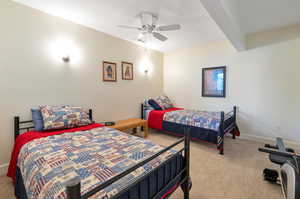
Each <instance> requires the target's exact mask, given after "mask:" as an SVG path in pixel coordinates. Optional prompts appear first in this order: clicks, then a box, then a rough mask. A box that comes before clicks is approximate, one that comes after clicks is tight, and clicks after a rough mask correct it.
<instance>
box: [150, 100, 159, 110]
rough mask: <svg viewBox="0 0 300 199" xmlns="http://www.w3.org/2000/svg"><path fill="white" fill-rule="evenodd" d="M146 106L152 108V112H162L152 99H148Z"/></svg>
mask: <svg viewBox="0 0 300 199" xmlns="http://www.w3.org/2000/svg"><path fill="white" fill-rule="evenodd" d="M148 104H149V105H150V106H151V107H152V108H154V110H162V107H160V106H159V105H158V104H157V103H156V101H155V100H154V99H149V100H148Z"/></svg>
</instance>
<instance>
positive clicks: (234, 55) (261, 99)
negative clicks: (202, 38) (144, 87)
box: [164, 31, 300, 142]
mask: <svg viewBox="0 0 300 199" xmlns="http://www.w3.org/2000/svg"><path fill="white" fill-rule="evenodd" d="M282 33H284V32H283V31H282ZM262 36H263V37H273V36H274V37H278V34H277V33H276V34H269V35H268V36H266V34H262ZM281 38H282V37H281ZM287 38H290V37H289V36H288V37H287ZM248 39H249V40H248V42H249V45H250V46H252V48H253V49H250V50H247V51H244V52H236V51H235V50H234V49H233V48H232V46H231V45H230V44H229V43H228V42H226V41H224V42H219V43H214V44H209V45H206V46H200V47H195V48H189V49H182V50H178V51H175V52H170V53H167V54H165V56H164V91H165V93H166V94H168V95H169V96H170V97H171V98H173V99H174V100H175V101H176V103H177V104H178V106H181V107H187V108H196V109H202V110H229V109H230V108H231V107H232V106H233V105H234V104H236V105H237V106H238V107H239V115H238V119H239V126H240V129H241V133H242V134H244V135H245V134H247V135H250V136H255V137H265V138H271V137H275V136H281V137H284V138H287V139H289V140H292V141H298V142H299V141H300V89H299V85H300V78H299V74H300V34H298V38H295V37H293V38H292V39H291V38H290V39H291V40H286V41H284V40H283V39H280V40H276V38H273V39H270V38H269V41H271V40H273V41H272V42H270V43H273V44H270V43H269V42H268V45H267V44H266V43H264V46H263V47H260V46H261V45H258V42H259V40H261V41H263V40H262V39H259V35H258V34H256V35H255V36H253V37H249V38H248ZM275 40H276V41H279V42H275V43H274V41H275ZM251 42H255V43H254V44H252V43H251ZM251 44H252V45H251ZM223 65H226V66H227V70H228V73H227V74H228V76H227V78H228V79H227V97H226V98H225V99H224V98H223V99H217V98H203V97H201V74H202V73H201V70H202V67H212V66H223Z"/></svg>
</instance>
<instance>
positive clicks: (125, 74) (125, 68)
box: [122, 62, 133, 80]
mask: <svg viewBox="0 0 300 199" xmlns="http://www.w3.org/2000/svg"><path fill="white" fill-rule="evenodd" d="M122 79H124V80H133V64H132V63H128V62H122Z"/></svg>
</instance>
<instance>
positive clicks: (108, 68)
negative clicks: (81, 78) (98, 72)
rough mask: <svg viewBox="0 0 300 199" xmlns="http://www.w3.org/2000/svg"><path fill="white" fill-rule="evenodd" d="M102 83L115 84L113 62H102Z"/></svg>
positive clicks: (115, 67) (114, 65)
mask: <svg viewBox="0 0 300 199" xmlns="http://www.w3.org/2000/svg"><path fill="white" fill-rule="evenodd" d="M103 81H104V82H116V81H117V64H116V63H113V62H107V61H104V62H103Z"/></svg>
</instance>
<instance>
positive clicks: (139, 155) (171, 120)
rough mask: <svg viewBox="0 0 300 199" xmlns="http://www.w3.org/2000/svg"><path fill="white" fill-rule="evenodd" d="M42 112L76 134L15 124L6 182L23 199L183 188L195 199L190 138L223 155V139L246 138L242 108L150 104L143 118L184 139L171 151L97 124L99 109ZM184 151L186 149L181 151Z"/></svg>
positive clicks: (157, 193)
mask: <svg viewBox="0 0 300 199" xmlns="http://www.w3.org/2000/svg"><path fill="white" fill-rule="evenodd" d="M44 108H45V107H44ZM48 108H49V107H48ZM65 108H66V107H65ZM77 110H81V109H80V108H78V107H76V108H75V111H77ZM55 111H56V113H57V115H54V116H53V115H52V114H53V112H55ZM41 113H43V114H44V115H45V116H49V117H48V118H47V119H45V118H44V125H45V127H46V126H50V127H59V126H60V125H63V124H67V125H69V126H72V128H67V129H61V128H60V129H55V130H45V131H37V130H33V129H35V127H36V121H35V120H34V121H32V120H30V121H21V120H20V118H19V117H15V118H14V136H15V145H14V149H13V152H12V157H11V161H10V165H9V170H8V173H7V175H8V176H9V177H11V178H12V179H13V181H14V184H15V195H16V197H17V198H18V199H38V198H43V199H52V198H57V199H65V198H67V199H85V198H95V199H96V198H97V199H108V198H113V199H149V198H155V199H158V198H159V199H163V198H167V197H169V196H170V195H171V194H172V193H173V192H174V191H175V190H176V189H177V188H178V187H179V186H181V188H182V190H183V192H184V199H188V198H189V191H190V188H191V180H190V173H189V166H190V139H194V140H201V141H207V142H210V143H214V144H216V145H217V149H218V150H219V152H220V154H223V153H224V135H225V134H226V133H231V134H232V136H233V138H235V136H236V135H239V130H238V127H237V124H236V107H234V108H233V110H232V111H230V112H229V113H226V114H225V113H224V112H207V111H196V110H184V109H181V108H175V107H170V108H165V109H163V110H153V109H149V106H147V104H144V103H143V104H142V106H141V117H142V118H143V119H147V120H148V125H149V127H151V128H154V129H158V130H161V131H164V132H167V133H170V134H173V135H176V136H183V138H181V139H179V140H178V141H177V142H175V143H174V144H172V145H170V146H168V147H163V146H160V145H157V144H155V143H153V142H151V141H149V140H145V139H143V138H139V137H135V136H132V135H128V134H126V133H123V132H120V131H118V130H115V129H112V128H107V127H105V126H103V125H101V124H97V123H94V122H92V119H93V116H92V110H89V111H88V112H85V111H84V113H83V112H79V113H78V112H75V113H73V112H71V114H70V115H68V116H65V115H64V113H65V112H64V110H63V111H61V110H56V108H53V109H51V108H50V109H49V110H48V109H47V107H46V111H44V109H43V110H42V111H41ZM76 117H80V118H83V123H82V124H84V125H80V126H74V127H73V125H75V124H77V123H78V121H76V120H74V118H76ZM53 118H54V119H57V118H58V119H59V121H58V122H53V121H51V119H53ZM68 118H71V119H72V120H70V121H68ZM88 121H89V122H88ZM46 122H47V123H46ZM86 122H88V123H86ZM33 123H34V125H32V124H33ZM78 124H80V123H78ZM24 131H25V132H24ZM21 132H23V133H22V134H21ZM180 144H183V147H182V148H180V149H177V150H175V149H174V147H176V146H178V145H180Z"/></svg>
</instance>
